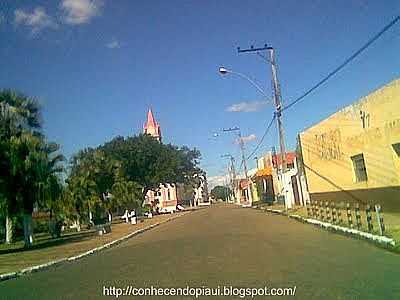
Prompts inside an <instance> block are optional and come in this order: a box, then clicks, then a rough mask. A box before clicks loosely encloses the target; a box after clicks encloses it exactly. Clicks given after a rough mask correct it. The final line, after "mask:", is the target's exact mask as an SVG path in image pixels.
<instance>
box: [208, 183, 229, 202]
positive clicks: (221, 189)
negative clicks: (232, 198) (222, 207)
mask: <svg viewBox="0 0 400 300" xmlns="http://www.w3.org/2000/svg"><path fill="white" fill-rule="evenodd" d="M230 194H231V189H230V188H228V187H226V186H222V185H217V186H215V187H214V188H213V189H212V190H211V196H212V197H213V198H214V199H223V200H225V201H226V200H227V199H228V197H229V195H230Z"/></svg>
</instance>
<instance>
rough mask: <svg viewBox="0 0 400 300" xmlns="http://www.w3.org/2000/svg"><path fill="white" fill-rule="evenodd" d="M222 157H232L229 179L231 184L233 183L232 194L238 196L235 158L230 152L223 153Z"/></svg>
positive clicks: (234, 196)
mask: <svg viewBox="0 0 400 300" xmlns="http://www.w3.org/2000/svg"><path fill="white" fill-rule="evenodd" d="M221 157H222V158H229V159H230V163H231V165H230V167H228V173H229V179H230V184H231V189H232V195H233V199H235V198H236V193H235V192H236V186H235V183H236V171H235V158H234V157H233V156H232V155H230V154H224V155H221ZM236 202H240V199H236Z"/></svg>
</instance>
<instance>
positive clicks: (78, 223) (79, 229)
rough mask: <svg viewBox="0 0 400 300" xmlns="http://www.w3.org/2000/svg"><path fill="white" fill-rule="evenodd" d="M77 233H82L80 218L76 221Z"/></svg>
mask: <svg viewBox="0 0 400 300" xmlns="http://www.w3.org/2000/svg"><path fill="white" fill-rule="evenodd" d="M76 231H77V232H80V231H81V222H80V221H79V218H78V219H77V220H76Z"/></svg>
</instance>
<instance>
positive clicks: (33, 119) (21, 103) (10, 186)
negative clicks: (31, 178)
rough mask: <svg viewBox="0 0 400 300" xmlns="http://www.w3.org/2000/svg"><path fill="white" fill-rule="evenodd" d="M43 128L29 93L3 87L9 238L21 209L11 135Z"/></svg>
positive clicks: (0, 164)
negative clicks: (13, 217) (15, 218)
mask: <svg viewBox="0 0 400 300" xmlns="http://www.w3.org/2000/svg"><path fill="white" fill-rule="evenodd" d="M40 128H41V117H40V107H39V105H38V103H37V102H36V101H35V100H34V99H32V98H29V97H26V96H25V95H22V94H20V93H17V92H14V91H11V90H2V91H0V195H1V198H2V199H3V200H2V205H0V206H1V207H2V208H3V212H4V214H5V216H6V242H7V243H10V242H11V241H12V218H11V217H12V216H13V215H15V214H16V213H17V211H18V205H17V202H18V201H17V189H18V186H17V184H16V181H17V178H15V177H14V176H12V171H13V167H12V165H11V153H10V147H11V139H12V138H18V137H20V136H21V135H22V133H23V132H35V133H37V134H38V132H39V130H40Z"/></svg>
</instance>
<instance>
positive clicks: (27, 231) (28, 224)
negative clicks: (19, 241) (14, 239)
mask: <svg viewBox="0 0 400 300" xmlns="http://www.w3.org/2000/svg"><path fill="white" fill-rule="evenodd" d="M23 223H24V242H25V247H29V246H31V245H32V242H33V227H32V214H31V213H30V214H27V213H25V214H24V217H23Z"/></svg>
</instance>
